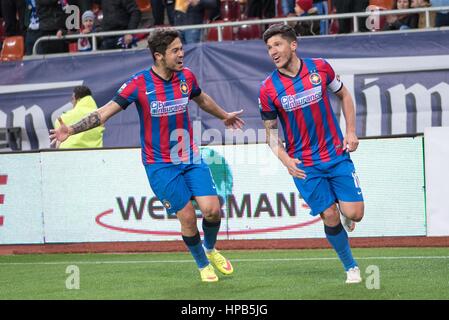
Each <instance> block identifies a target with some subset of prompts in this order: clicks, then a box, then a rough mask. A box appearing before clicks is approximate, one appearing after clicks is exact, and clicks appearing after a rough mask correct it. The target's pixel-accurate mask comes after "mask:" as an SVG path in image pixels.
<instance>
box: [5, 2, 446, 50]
mask: <svg viewBox="0 0 449 320" xmlns="http://www.w3.org/2000/svg"><path fill="white" fill-rule="evenodd" d="M146 1H147V4H148V7H149V8H151V10H148V11H147V12H144V11H143V10H142V8H141V7H140V4H141V3H142V1H139V0H2V1H1V6H0V18H2V20H0V23H1V21H3V33H4V34H3V36H4V37H5V36H14V35H20V36H23V37H24V39H25V54H26V55H30V54H32V49H33V46H34V43H35V42H36V40H37V39H38V38H40V37H42V36H49V35H56V36H58V37H60V38H61V39H60V40H56V41H45V42H42V43H41V45H39V46H38V48H37V49H38V54H47V53H59V52H67V51H68V50H69V45H70V44H74V43H75V44H76V48H77V50H79V51H89V50H92V43H91V38H81V39H75V40H68V39H66V38H64V36H65V35H67V34H77V33H82V34H89V33H92V32H101V31H116V30H134V29H139V28H149V27H152V26H168V25H172V26H184V25H199V24H204V23H209V22H214V21H223V20H225V21H226V19H224V17H223V16H222V10H223V6H224V5H225V2H226V3H229V2H232V1H234V2H235V1H238V2H239V4H238V5H239V8H240V9H239V10H240V11H239V12H241V15H240V16H239V17H238V18H239V19H267V18H274V17H304V16H316V15H325V14H329V13H353V12H365V11H366V8H367V7H368V6H370V5H372V3H376V1H370V0H331V1H328V0H146ZM386 2H388V1H383V3H386ZM389 3H390V4H391V7H390V8H381V9H383V10H389V9H408V8H421V7H429V6H449V0H392V1H389ZM73 5H75V6H77V7H78V8H79V17H78V19H79V25H78V27H76V25H75V26H74V25H73V24H72V25H68V24H67V21H68V20H70V16H71V15H72V14H73V12H72V11H71V10H70V8H73V7H70V6H73ZM329 5H331V6H330V7H329ZM430 18H431V19H430V27H441V26H449V12H432V13H431V15H430ZM365 21H366V18H365V17H361V18H360V19H359V23H358V27H359V31H361V32H367V31H373V30H368V29H367V26H366V23H365ZM332 23H333V26H334V27H333V26H332V25H331V24H332ZM291 24H292V26H294V28H295V30H296V31H297V33H298V35H303V36H305V35H320V34H321V35H323V34H328V33H329V32H331V33H336V32H338V33H350V32H352V30H353V25H352V24H353V19H339V20H338V21H329V20H314V21H301V22H297V21H295V22H292V23H291ZM335 25H337V28H335ZM425 27H426V17H425V14H424V13H421V14H397V15H388V16H386V17H384V18H383V24H382V26H381V28H380V29H378V30H377V31H382V30H403V29H413V28H425ZM145 36H146V35H143V37H145ZM143 37H141V38H139V35H135V34H134V35H133V34H126V35H122V36H108V37H99V38H98V48H99V49H100V50H108V49H117V48H132V47H135V46H137V44H138V42H139V40H141V39H142V38H143ZM204 37H205V34H204V29H190V30H184V31H182V40H183V42H184V43H185V44H189V43H196V42H200V41H202V39H204Z"/></svg>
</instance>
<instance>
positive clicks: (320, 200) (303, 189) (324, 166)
mask: <svg viewBox="0 0 449 320" xmlns="http://www.w3.org/2000/svg"><path fill="white" fill-rule="evenodd" d="M298 168H300V169H301V170H304V171H305V173H306V175H307V177H306V179H298V178H295V177H294V178H293V180H294V182H295V185H296V187H297V188H298V190H299V193H300V194H301V196H302V197H303V198H304V201H305V202H306V203H307V205H308V206H309V207H310V208H311V209H312V210H311V212H310V214H311V215H312V216H316V215H318V214H320V213H322V212H324V211H325V210H326V209H327V208H329V207H330V206H332V205H333V204H334V203H336V202H338V201H346V202H358V201H363V195H362V189H361V187H360V182H359V178H358V177H357V174H356V172H355V167H354V163H353V162H352V160H351V159H350V158H345V159H344V160H342V161H338V162H335V161H334V162H328V163H326V162H324V163H320V164H317V165H314V166H310V167H305V166H304V165H303V164H302V163H300V164H299V165H298Z"/></svg>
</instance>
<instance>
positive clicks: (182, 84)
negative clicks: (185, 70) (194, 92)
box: [179, 80, 189, 94]
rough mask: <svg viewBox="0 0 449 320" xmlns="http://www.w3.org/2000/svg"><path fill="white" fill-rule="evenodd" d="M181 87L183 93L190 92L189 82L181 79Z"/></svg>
mask: <svg viewBox="0 0 449 320" xmlns="http://www.w3.org/2000/svg"><path fill="white" fill-rule="evenodd" d="M179 88H180V89H181V92H182V93H183V94H188V93H189V86H188V85H187V82H185V81H184V80H181V83H180V84H179Z"/></svg>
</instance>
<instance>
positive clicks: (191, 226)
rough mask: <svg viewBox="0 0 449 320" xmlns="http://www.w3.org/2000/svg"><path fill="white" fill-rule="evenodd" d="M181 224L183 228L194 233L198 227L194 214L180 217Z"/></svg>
mask: <svg viewBox="0 0 449 320" xmlns="http://www.w3.org/2000/svg"><path fill="white" fill-rule="evenodd" d="M181 225H182V229H183V230H185V231H187V232H189V233H195V231H196V230H197V229H198V228H197V220H196V216H193V217H189V218H187V219H182V220H181Z"/></svg>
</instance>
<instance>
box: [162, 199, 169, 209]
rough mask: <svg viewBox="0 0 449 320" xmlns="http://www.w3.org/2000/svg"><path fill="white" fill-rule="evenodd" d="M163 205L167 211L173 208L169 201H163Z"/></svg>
mask: <svg viewBox="0 0 449 320" xmlns="http://www.w3.org/2000/svg"><path fill="white" fill-rule="evenodd" d="M162 204H163V205H164V207H165V208H166V209H170V208H171V203H170V201H168V200H163V201H162Z"/></svg>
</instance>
